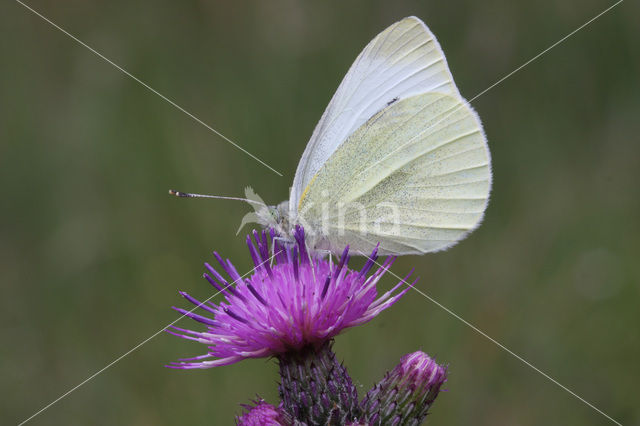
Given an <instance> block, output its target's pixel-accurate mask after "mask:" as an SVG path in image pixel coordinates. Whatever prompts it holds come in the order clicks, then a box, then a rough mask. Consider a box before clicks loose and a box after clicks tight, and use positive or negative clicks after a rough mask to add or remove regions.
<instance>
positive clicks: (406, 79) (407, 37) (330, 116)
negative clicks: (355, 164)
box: [289, 17, 460, 215]
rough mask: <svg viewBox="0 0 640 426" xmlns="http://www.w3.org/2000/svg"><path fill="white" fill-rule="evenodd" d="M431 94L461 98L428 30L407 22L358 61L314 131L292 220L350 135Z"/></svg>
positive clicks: (390, 30)
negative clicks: (390, 109) (383, 113)
mask: <svg viewBox="0 0 640 426" xmlns="http://www.w3.org/2000/svg"><path fill="white" fill-rule="evenodd" d="M432 91H437V92H440V93H443V94H449V95H453V96H455V97H460V94H459V93H458V89H457V88H456V86H455V84H454V83H453V78H452V76H451V73H450V72H449V68H448V66H447V62H446V59H445V57H444V53H443V52H442V49H441V48H440V45H439V44H438V42H437V40H436V38H435V37H434V36H433V34H432V33H431V31H429V29H428V28H427V26H426V25H425V24H424V23H423V22H422V21H421V20H420V19H418V18H416V17H408V18H405V19H403V20H401V21H399V22H396V23H395V24H393V25H391V26H390V27H388V28H387V29H386V30H384V31H383V32H382V33H380V34H378V36H377V37H376V38H374V39H373V40H372V41H371V42H370V43H369V44H368V45H367V46H366V47H365V48H364V50H363V51H362V52H361V53H360V55H359V56H358V58H357V59H356V60H355V62H354V63H353V65H352V66H351V68H350V69H349V71H348V72H347V75H346V76H345V77H344V79H343V80H342V82H341V83H340V86H339V87H338V90H337V91H336V93H335V95H334V96H333V98H332V99H331V102H329V105H328V106H327V109H326V110H325V112H324V114H323V115H322V118H321V119H320V121H319V122H318V124H317V126H316V128H315V130H314V131H313V135H312V136H311V139H310V140H309V143H308V144H307V147H306V149H305V151H304V153H303V155H302V158H301V160H300V163H299V164H298V168H297V170H296V174H295V178H294V181H293V187H292V190H291V197H290V202H289V206H290V209H291V212H292V214H293V215H295V213H296V211H297V209H298V207H299V202H300V199H301V198H302V194H303V193H304V190H305V188H307V186H308V185H309V183H310V182H311V179H312V178H313V177H314V176H315V175H316V173H318V171H319V170H320V168H321V167H322V166H323V165H324V164H325V163H326V162H327V160H328V159H329V157H331V155H332V154H333V153H334V152H335V151H336V149H337V148H338V147H339V146H340V145H341V144H342V143H343V142H344V141H345V140H346V139H347V137H348V136H349V135H351V134H352V133H353V132H354V131H355V130H356V129H358V128H359V127H361V126H362V125H363V124H364V123H365V122H366V121H367V120H368V119H369V118H371V117H372V116H373V115H374V114H375V113H377V112H379V111H380V110H382V109H383V108H385V107H386V106H387V105H388V104H390V103H393V102H398V101H401V100H403V99H406V98H408V97H411V96H414V95H416V94H420V93H427V92H432Z"/></svg>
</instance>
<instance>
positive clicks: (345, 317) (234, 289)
mask: <svg viewBox="0 0 640 426" xmlns="http://www.w3.org/2000/svg"><path fill="white" fill-rule="evenodd" d="M274 236H275V233H274V231H273V230H272V231H270V233H268V234H267V232H266V231H262V232H261V233H258V232H256V231H254V232H253V240H252V239H251V236H247V244H248V246H249V252H250V254H251V258H252V259H253V262H254V264H255V266H256V267H255V270H254V271H253V272H252V275H251V276H250V277H249V278H247V279H244V278H243V277H241V276H240V274H238V272H237V271H236V269H235V267H234V266H233V265H232V264H231V262H230V261H229V260H223V259H222V257H220V255H219V254H218V253H216V252H214V256H215V257H216V259H217V261H218V263H220V266H221V267H222V269H223V270H224V272H226V274H227V275H228V276H229V277H230V278H231V280H230V281H228V280H227V279H225V278H224V277H223V276H222V275H221V274H220V273H218V272H217V271H216V270H215V269H214V268H213V267H212V266H210V265H209V264H205V266H206V268H207V270H208V273H205V274H204V277H205V278H206V279H207V281H209V282H210V283H211V285H212V286H213V287H214V288H215V289H216V290H218V291H219V292H220V293H222V295H223V296H224V299H225V300H224V301H221V302H220V303H219V304H217V305H216V304H214V303H212V302H209V301H205V302H200V301H198V300H196V299H195V298H193V297H192V296H190V295H188V294H187V293H185V292H181V293H180V294H181V295H182V296H183V297H184V298H185V299H187V300H188V301H189V302H191V303H193V304H194V305H196V306H197V307H198V308H200V309H202V310H203V311H206V313H208V314H209V315H208V316H204V315H200V314H197V313H195V312H193V311H187V310H185V309H180V308H174V309H176V310H177V311H178V312H180V313H182V314H183V315H185V316H188V317H190V318H192V319H194V320H196V321H198V322H200V323H202V324H204V325H206V326H207V330H206V331H192V330H187V329H183V328H179V327H175V326H173V327H172V329H171V330H168V332H169V333H172V334H175V335H177V336H180V337H183V338H185V339H190V340H194V341H197V342H200V343H204V344H206V345H207V346H208V353H207V354H205V355H201V356H197V357H194V358H188V359H182V360H181V362H175V363H172V364H171V365H169V367H173V368H209V367H215V366H220V365H228V364H233V363H236V362H238V361H241V360H243V359H246V358H261V357H269V356H279V355H283V354H287V353H292V352H296V351H301V350H302V349H304V348H307V347H313V348H320V347H322V346H323V344H325V343H326V342H328V341H329V340H331V339H332V338H333V337H334V336H336V335H337V334H339V333H341V332H342V331H343V330H344V329H346V328H349V327H353V326H356V325H360V324H363V323H366V322H367V321H370V320H371V319H373V318H374V317H375V316H377V315H378V314H379V313H380V312H382V311H383V310H385V309H386V308H388V307H389V306H391V305H393V304H394V303H395V302H397V301H398V299H400V297H402V296H403V295H404V294H405V293H406V292H407V290H408V289H409V286H406V287H405V288H401V286H402V284H404V283H405V280H406V279H407V278H408V276H407V277H406V278H405V280H402V281H401V282H400V283H398V284H397V285H396V286H394V287H393V288H392V289H391V290H389V291H387V292H385V293H384V294H382V295H379V294H378V291H377V289H376V285H377V283H378V281H379V280H380V278H381V277H382V275H383V274H384V273H385V272H386V271H387V270H388V269H389V267H390V266H391V264H392V263H393V261H394V260H395V258H394V257H388V258H387V259H386V260H385V261H384V262H383V263H382V265H381V266H380V267H379V268H378V269H376V270H375V272H373V273H372V274H370V275H369V272H370V271H371V270H372V269H373V266H374V265H375V264H376V263H377V262H376V260H377V258H378V256H377V248H376V249H374V250H373V253H372V254H371V256H369V259H368V260H367V262H366V264H365V265H364V267H363V268H362V269H361V270H360V271H353V270H350V269H349V268H348V266H347V264H348V262H349V257H350V256H349V248H348V247H347V248H345V250H344V252H343V253H342V256H341V257H340V260H339V262H338V264H337V265H336V264H335V263H333V262H332V260H327V259H325V258H322V257H319V256H318V255H315V254H312V253H310V252H308V251H307V248H306V245H305V236H304V230H303V229H302V228H301V227H298V228H297V229H296V231H295V235H294V236H295V243H294V244H283V243H281V242H280V240H278V239H277V238H276V239H275V240H274ZM270 242H271V245H272V249H273V251H272V252H273V253H274V254H273V256H272V255H271V253H272V252H271V251H270ZM273 259H275V264H273V265H272V264H271V261H272V260H273ZM409 275H410V274H409Z"/></svg>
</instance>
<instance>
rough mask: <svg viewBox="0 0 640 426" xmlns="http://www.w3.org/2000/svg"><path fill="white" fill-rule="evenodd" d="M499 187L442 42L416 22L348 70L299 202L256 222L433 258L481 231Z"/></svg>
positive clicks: (317, 240) (316, 240) (326, 243)
mask: <svg viewBox="0 0 640 426" xmlns="http://www.w3.org/2000/svg"><path fill="white" fill-rule="evenodd" d="M490 187H491V166H490V154H489V149H488V146H487V140H486V137H485V135H484V132H483V130H482V125H481V124H480V120H479V118H478V116H477V114H476V113H475V112H474V111H473V109H472V108H471V107H470V106H469V104H468V103H467V102H466V101H465V100H464V99H463V98H462V96H461V95H460V93H459V92H458V88H457V87H456V85H455V83H454V82H453V77H452V76H451V72H450V71H449V67H448V66H447V61H446V59H445V57H444V53H443V52H442V49H441V48H440V45H439V44H438V42H437V41H436V38H435V37H434V36H433V34H432V33H431V31H429V28H427V26H426V25H425V24H424V23H423V22H422V21H421V20H420V19H418V18H416V17H408V18H405V19H403V20H401V21H399V22H396V23H395V24H393V25H391V26H390V27H389V28H387V29H386V30H384V31H383V32H382V33H380V34H379V35H378V36H377V37H376V38H374V39H373V40H372V41H371V42H370V43H369V44H368V45H367V46H366V47H365V48H364V50H363V51H362V53H360V55H359V56H358V58H357V59H356V61H355V62H354V63H353V65H352V66H351V68H350V69H349V72H347V75H346V76H345V77H344V79H343V80H342V83H340V86H339V87H338V90H337V91H336V93H335V95H334V96H333V98H332V99H331V102H329V106H328V107H327V109H326V111H325V112H324V114H323V115H322V118H321V119H320V122H319V123H318V125H317V126H316V128H315V130H314V132H313V135H312V136H311V140H310V141H309V143H308V144H307V147H306V149H305V151H304V154H302V159H301V160H300V163H299V164H298V168H297V170H296V175H295V178H294V180H293V187H292V189H291V196H290V199H289V201H288V202H287V201H285V202H283V203H282V204H280V205H279V206H277V207H272V208H264V204H262V206H263V207H261V208H256V214H257V216H258V217H259V218H260V222H261V223H263V224H264V225H266V226H273V227H275V228H276V229H277V230H278V232H280V233H281V234H283V236H285V237H286V236H290V235H291V232H292V230H293V228H294V227H295V225H298V224H299V225H303V226H304V228H305V231H306V234H307V240H308V241H311V244H312V248H313V249H316V250H330V251H332V252H340V251H342V249H343V248H344V247H345V246H346V245H349V246H350V247H351V248H352V249H353V250H354V253H358V252H364V253H367V252H369V253H370V252H371V250H372V249H373V248H374V247H375V245H376V244H377V243H378V242H379V243H380V253H381V254H394V255H404V254H422V253H428V252H433V251H437V250H443V249H446V248H448V247H450V246H452V245H453V244H455V243H456V242H458V241H460V240H461V239H463V238H464V237H465V236H466V235H467V234H468V233H469V232H471V231H472V230H473V229H474V228H476V227H477V226H478V225H479V223H480V221H481V220H482V217H483V215H484V211H485V209H486V207H487V202H488V198H489V191H490ZM247 196H248V198H252V196H250V194H249V193H248V194H247ZM253 197H254V198H255V195H253ZM254 204H261V201H260V202H255V203H254Z"/></svg>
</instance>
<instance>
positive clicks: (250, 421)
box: [236, 399, 293, 426]
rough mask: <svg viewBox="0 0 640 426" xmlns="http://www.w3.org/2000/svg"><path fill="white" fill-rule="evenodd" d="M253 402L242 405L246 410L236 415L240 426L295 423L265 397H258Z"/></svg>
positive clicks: (271, 425) (274, 425) (275, 425)
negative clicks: (264, 398)
mask: <svg viewBox="0 0 640 426" xmlns="http://www.w3.org/2000/svg"><path fill="white" fill-rule="evenodd" d="M253 404H254V405H248V404H243V405H242V407H243V408H244V410H245V412H244V413H243V414H242V415H241V416H238V417H236V424H237V425H238V426H281V425H287V424H292V423H293V422H292V420H291V419H290V418H289V416H288V415H287V414H286V413H284V412H283V411H282V410H281V409H279V408H277V407H274V406H273V405H271V404H269V403H268V402H266V401H265V400H263V399H258V400H257V401H254V402H253Z"/></svg>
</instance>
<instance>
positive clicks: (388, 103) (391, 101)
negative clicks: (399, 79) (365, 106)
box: [387, 96, 398, 106]
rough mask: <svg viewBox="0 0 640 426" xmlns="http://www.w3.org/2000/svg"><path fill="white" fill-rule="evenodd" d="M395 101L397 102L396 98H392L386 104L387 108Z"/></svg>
mask: <svg viewBox="0 0 640 426" xmlns="http://www.w3.org/2000/svg"><path fill="white" fill-rule="evenodd" d="M397 100H398V97H397V96H396V97H395V98H393V99H391V100H390V101H389V102H387V106H389V105H391V104H392V103H394V102H396V101H397Z"/></svg>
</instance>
